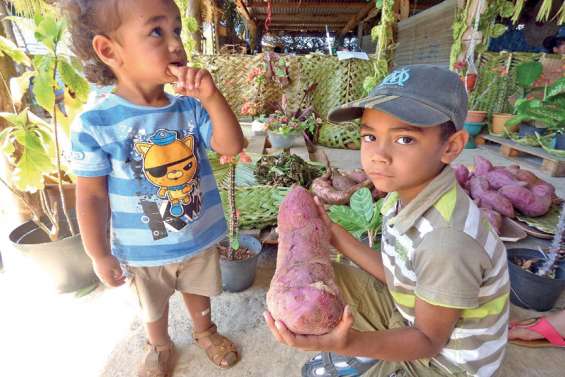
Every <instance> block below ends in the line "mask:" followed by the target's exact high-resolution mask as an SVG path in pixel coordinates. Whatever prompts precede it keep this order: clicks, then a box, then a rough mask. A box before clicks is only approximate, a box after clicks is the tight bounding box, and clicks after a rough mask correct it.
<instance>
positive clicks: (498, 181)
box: [485, 169, 526, 190]
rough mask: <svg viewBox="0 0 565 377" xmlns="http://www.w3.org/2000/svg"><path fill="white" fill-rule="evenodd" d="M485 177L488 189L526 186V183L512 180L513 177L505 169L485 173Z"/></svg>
mask: <svg viewBox="0 0 565 377" xmlns="http://www.w3.org/2000/svg"><path fill="white" fill-rule="evenodd" d="M485 177H486V179H487V181H488V183H489V185H490V187H491V188H492V189H494V190H498V189H499V188H501V187H503V186H508V185H523V186H525V185H526V183H523V182H521V181H519V180H517V179H516V178H514V175H513V174H512V173H510V172H509V171H508V170H505V169H493V170H491V171H489V172H488V173H486V175H485Z"/></svg>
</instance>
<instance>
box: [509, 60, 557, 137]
mask: <svg viewBox="0 0 565 377" xmlns="http://www.w3.org/2000/svg"><path fill="white" fill-rule="evenodd" d="M542 72H543V66H542V64H541V63H540V62H537V61H529V62H524V63H522V64H520V65H519V66H518V67H517V68H516V79H517V81H516V82H517V84H518V85H519V86H520V87H521V88H522V96H521V98H519V99H518V100H516V102H515V104H514V117H512V119H511V120H509V121H508V122H507V125H508V126H519V127H520V130H519V136H520V137H521V138H525V137H528V136H534V137H535V134H538V135H544V134H545V133H546V132H547V129H548V128H559V127H563V124H562V123H563V118H564V116H563V114H562V113H563V110H562V109H563V107H562V106H563V104H562V103H561V101H562V99H563V93H564V90H563V88H562V86H563V83H564V82H565V79H563V78H562V79H560V80H557V81H556V82H555V83H553V84H551V85H548V83H547V81H545V80H544V79H543V76H542ZM539 83H541V84H542V85H536V84H539Z"/></svg>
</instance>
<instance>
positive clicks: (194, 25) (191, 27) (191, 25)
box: [184, 16, 198, 33]
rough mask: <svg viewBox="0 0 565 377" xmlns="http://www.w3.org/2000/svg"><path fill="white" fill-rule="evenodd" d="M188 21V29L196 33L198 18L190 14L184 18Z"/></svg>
mask: <svg viewBox="0 0 565 377" xmlns="http://www.w3.org/2000/svg"><path fill="white" fill-rule="evenodd" d="M184 20H185V21H186V25H185V27H186V29H187V30H188V31H189V32H191V33H196V32H197V31H198V21H196V18H194V17H192V16H189V17H186V18H185V19H184Z"/></svg>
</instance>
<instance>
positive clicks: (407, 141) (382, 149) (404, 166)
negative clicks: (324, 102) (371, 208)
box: [361, 109, 466, 202]
mask: <svg viewBox="0 0 565 377" xmlns="http://www.w3.org/2000/svg"><path fill="white" fill-rule="evenodd" d="M453 136H454V137H455V139H456V141H457V142H456V145H452V141H451V139H452V137H450V138H449V140H448V141H443V140H442V139H441V132H440V127H439V126H436V127H428V128H423V127H414V126H411V125H409V124H408V123H405V122H403V121H401V120H399V119H398V118H395V117H393V116H392V115H389V114H387V113H383V112H380V111H376V110H372V109H366V110H365V111H364V112H363V117H362V118H361V164H362V165H363V169H364V170H365V172H366V173H367V175H369V177H370V178H371V181H372V182H373V184H374V185H375V187H376V188H377V189H379V190H381V191H385V192H393V191H397V192H398V193H399V195H400V198H401V200H403V201H404V202H406V201H410V200H412V199H413V198H414V197H415V196H416V195H417V194H418V193H419V192H420V191H421V190H422V189H423V188H424V187H425V186H426V185H427V184H428V183H429V182H430V181H431V180H432V179H433V178H435V177H436V176H437V175H438V174H439V173H440V172H441V170H442V168H443V166H444V164H449V163H450V162H451V161H452V160H454V159H455V157H457V155H458V154H459V153H460V151H461V149H462V147H463V146H464V143H465V142H466V136H465V134H464V133H462V132H461V131H460V132H457V133H456V134H455V135H453ZM459 139H460V140H459ZM461 143H462V144H461Z"/></svg>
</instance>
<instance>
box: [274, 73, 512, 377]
mask: <svg viewBox="0 0 565 377" xmlns="http://www.w3.org/2000/svg"><path fill="white" fill-rule="evenodd" d="M466 103H467V96H466V93H465V89H464V87H463V85H462V83H461V81H460V80H459V78H458V76H457V75H456V74H455V73H452V72H450V71H448V70H445V69H442V68H439V67H436V66H432V65H413V66H406V67H403V68H401V69H398V70H396V71H394V72H392V73H391V74H390V75H389V76H387V77H386V78H385V79H384V80H383V82H382V83H381V84H380V85H379V86H377V87H376V88H374V89H373V91H372V92H371V93H370V95H369V96H368V97H367V98H364V99H361V100H358V101H354V102H352V103H349V104H346V105H344V106H342V107H340V108H338V109H335V110H333V111H332V112H331V113H330V116H329V118H330V119H331V120H333V121H338V122H339V121H345V120H351V119H355V118H359V117H361V139H362V143H361V162H362V165H363V169H364V170H365V172H366V173H367V174H368V175H369V177H370V178H371V180H372V181H373V183H374V184H375V186H376V187H377V189H379V190H381V191H386V192H389V193H390V194H389V195H388V196H387V198H386V199H385V201H384V204H383V206H382V214H383V229H382V244H381V246H382V247H381V252H380V253H379V252H375V251H374V250H372V249H370V248H369V247H368V246H366V245H364V244H362V243H360V242H359V241H357V240H356V239H355V238H353V237H352V236H351V235H350V234H349V233H348V232H346V231H345V230H344V229H343V228H342V227H340V226H339V225H337V224H334V223H332V222H331V221H330V220H329V218H328V216H327V215H326V213H325V211H324V210H323V208H321V207H320V214H321V215H322V217H323V218H324V219H325V221H326V222H327V224H328V226H329V227H330V229H331V231H332V244H333V245H334V246H335V247H336V248H337V249H338V250H340V251H341V252H342V253H343V254H344V255H346V256H347V257H348V258H350V259H351V260H353V261H354V262H355V263H356V264H357V265H358V266H359V267H361V269H362V270H363V271H362V270H359V269H357V268H355V267H351V266H345V265H340V264H335V265H334V269H335V274H336V281H337V284H338V285H339V286H340V288H341V292H342V294H343V296H344V298H345V300H346V301H347V304H348V306H347V307H346V308H345V310H344V314H343V318H342V321H341V322H340V323H339V324H338V326H337V327H336V328H335V329H334V330H332V331H331V332H330V333H328V334H326V335H322V336H303V335H296V334H292V333H291V332H289V331H288V329H287V328H286V327H285V326H284V323H282V322H279V321H276V322H275V321H273V319H272V317H271V316H270V314H269V313H265V318H266V321H267V324H268V325H269V327H270V329H271V331H272V332H273V334H274V336H275V337H276V338H277V340H279V341H280V342H282V343H285V344H288V345H291V346H294V347H297V348H300V349H304V350H310V351H313V350H316V351H323V352H322V354H320V355H318V356H316V357H314V358H313V359H311V360H310V361H308V362H307V363H306V364H305V365H304V367H303V368H302V375H303V376H359V375H361V374H363V376H379V377H380V376H413V377H422V376H481V377H483V376H485V377H486V376H492V375H494V374H496V372H497V370H498V369H499V367H500V364H501V361H502V358H503V356H504V349H505V345H506V336H507V324H508V305H509V304H508V295H509V280H508V272H507V262H506V250H505V247H504V245H503V244H502V242H501V241H500V240H499V239H498V237H497V235H496V233H495V232H494V231H493V229H492V228H491V226H490V225H489V223H488V221H487V219H486V218H485V217H484V216H483V215H482V214H481V212H480V211H479V209H478V208H477V206H476V204H475V203H474V202H473V201H472V200H471V199H470V198H469V197H468V196H467V195H466V194H465V192H464V191H463V190H462V189H461V188H460V187H459V186H458V184H457V183H456V180H455V176H454V173H453V170H452V169H451V167H450V166H449V164H450V163H451V162H452V161H453V160H454V159H455V158H456V157H457V156H458V155H459V153H460V152H461V151H462V149H463V147H464V145H465V143H466V142H467V139H468V135H467V133H466V132H465V131H463V122H464V119H465V116H466V113H467V106H466ZM377 360H378V361H377Z"/></svg>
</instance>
